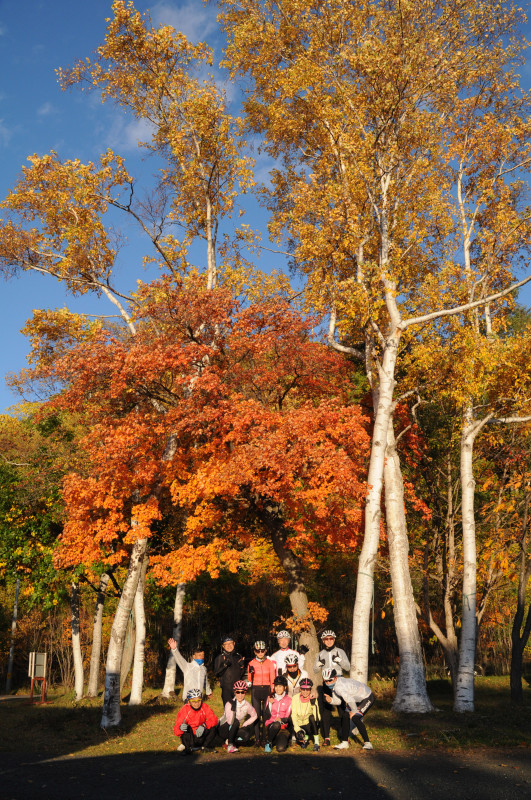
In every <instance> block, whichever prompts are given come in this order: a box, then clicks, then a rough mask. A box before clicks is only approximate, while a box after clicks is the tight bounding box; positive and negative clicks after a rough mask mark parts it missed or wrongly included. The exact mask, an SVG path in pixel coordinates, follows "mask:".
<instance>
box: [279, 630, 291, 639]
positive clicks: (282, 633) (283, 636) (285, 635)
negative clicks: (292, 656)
mask: <svg viewBox="0 0 531 800" xmlns="http://www.w3.org/2000/svg"><path fill="white" fill-rule="evenodd" d="M277 639H291V635H290V634H289V633H288V632H287V631H279V632H278V633H277Z"/></svg>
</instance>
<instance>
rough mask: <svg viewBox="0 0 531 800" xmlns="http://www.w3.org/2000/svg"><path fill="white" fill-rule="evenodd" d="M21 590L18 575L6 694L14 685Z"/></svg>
mask: <svg viewBox="0 0 531 800" xmlns="http://www.w3.org/2000/svg"><path fill="white" fill-rule="evenodd" d="M19 591H20V577H19V576H18V575H17V583H16V586H15V602H14V603H13V616H12V618H11V643H10V645H9V659H8V662H7V678H6V694H9V693H10V692H11V688H12V685H13V663H14V661H15V635H16V632H17V619H18V594H19Z"/></svg>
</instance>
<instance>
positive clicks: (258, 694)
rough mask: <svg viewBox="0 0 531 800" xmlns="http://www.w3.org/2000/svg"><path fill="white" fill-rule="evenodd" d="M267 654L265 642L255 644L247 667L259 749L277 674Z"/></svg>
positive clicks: (255, 733)
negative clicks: (268, 701) (268, 703)
mask: <svg viewBox="0 0 531 800" xmlns="http://www.w3.org/2000/svg"><path fill="white" fill-rule="evenodd" d="M266 652H267V648H266V645H265V642H262V641H258V642H255V643H254V658H253V660H252V661H250V662H249V666H248V667H247V679H248V682H249V684H250V686H251V704H252V707H253V708H254V710H255V711H256V722H255V725H254V738H255V744H256V746H257V747H261V746H263V744H264V739H263V734H262V735H261V723H262V722H263V719H264V711H265V707H266V704H267V700H268V698H269V695H270V694H271V692H272V691H273V681H274V680H275V675H276V674H277V668H276V666H275V662H274V661H272V660H271V659H270V658H267V657H266Z"/></svg>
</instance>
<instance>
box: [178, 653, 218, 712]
mask: <svg viewBox="0 0 531 800" xmlns="http://www.w3.org/2000/svg"><path fill="white" fill-rule="evenodd" d="M171 652H172V655H173V657H174V659H175V660H176V662H177V665H178V667H179V669H180V670H181V671H182V673H183V681H184V683H183V700H186V698H187V696H188V692H189V691H191V689H200V690H201V691H202V692H203V693H204V694H207V695H208V694H212V689H211V688H210V684H209V682H208V675H207V670H206V667H205V665H204V664H198V663H197V661H186V659H185V658H183V656H182V655H181V653H180V652H179V648H178V647H176V648H175V650H172V651H171Z"/></svg>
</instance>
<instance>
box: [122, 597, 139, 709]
mask: <svg viewBox="0 0 531 800" xmlns="http://www.w3.org/2000/svg"><path fill="white" fill-rule="evenodd" d="M135 597H136V595H135ZM134 655H135V607H134V601H133V608H132V609H131V612H130V614H129V620H128V622H127V629H126V631H125V641H124V646H123V650H122V663H121V665H120V696H122V694H123V692H124V686H125V682H126V681H127V678H128V677H129V673H130V672H131V667H132V666H133V658H134Z"/></svg>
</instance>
